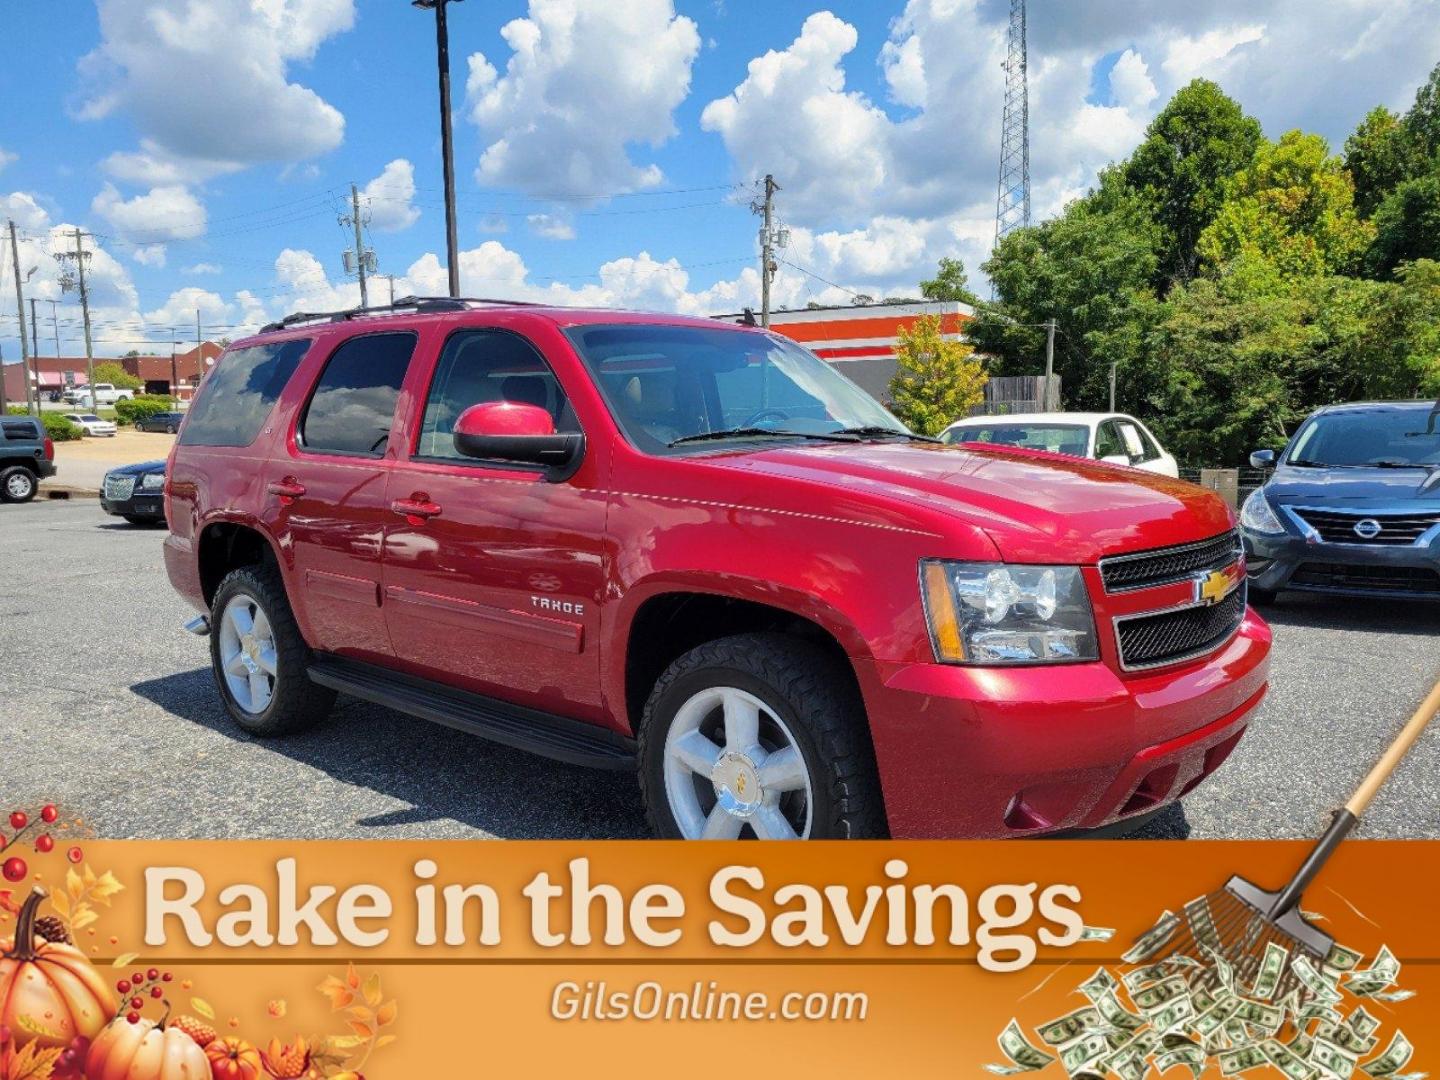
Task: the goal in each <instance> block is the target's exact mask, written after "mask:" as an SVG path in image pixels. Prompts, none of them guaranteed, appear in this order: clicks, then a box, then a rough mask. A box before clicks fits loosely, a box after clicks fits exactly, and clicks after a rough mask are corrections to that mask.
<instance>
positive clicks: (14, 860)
mask: <svg viewBox="0 0 1440 1080" xmlns="http://www.w3.org/2000/svg"><path fill="white" fill-rule="evenodd" d="M29 872H30V867H28V866H26V865H25V860H24V859H22V858H20V856H18V855H12V856H11V857H10V858H8V859H6V860H5V865H4V866H3V867H0V873H3V874H4V875H5V880H6V881H24V880H25V875H26V874H28V873H29Z"/></svg>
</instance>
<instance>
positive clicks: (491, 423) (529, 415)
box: [454, 401, 585, 481]
mask: <svg viewBox="0 0 1440 1080" xmlns="http://www.w3.org/2000/svg"><path fill="white" fill-rule="evenodd" d="M454 439H455V449H456V450H458V451H459V452H460V453H462V454H464V455H465V456H466V457H472V458H481V459H484V460H486V461H512V462H515V463H516V464H520V465H539V466H541V467H543V468H544V469H545V470H546V474H545V478H546V479H547V480H551V481H557V480H565V479H568V478H569V477H570V476H572V475H573V474H574V472H575V470H576V469H577V468H579V466H580V459H581V457H582V455H583V454H584V451H585V436H583V435H581V434H579V433H567V434H560V433H558V432H556V430H555V424H554V422H553V421H552V420H551V419H550V414H549V413H548V412H546V411H545V410H544V409H542V408H540V407H539V406H536V405H526V404H523V403H521V402H518V401H487V402H485V403H484V404H483V405H472V406H470V408H468V409H466V410H465V411H464V412H463V413H461V414H460V417H459V419H457V420H456V421H455V434H454Z"/></svg>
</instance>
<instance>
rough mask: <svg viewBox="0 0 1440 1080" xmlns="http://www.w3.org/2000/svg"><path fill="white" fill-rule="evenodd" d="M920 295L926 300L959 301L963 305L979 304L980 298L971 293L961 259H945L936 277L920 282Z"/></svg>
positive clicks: (941, 261) (942, 260)
mask: <svg viewBox="0 0 1440 1080" xmlns="http://www.w3.org/2000/svg"><path fill="white" fill-rule="evenodd" d="M920 295H921V296H923V297H924V298H925V299H926V300H958V301H960V303H962V304H972V305H973V304H978V303H979V302H980V298H979V297H978V296H976V295H975V294H974V293H973V292H971V291H970V280H969V278H968V277H967V276H966V274H965V264H964V263H963V262H961V261H960V260H959V259H951V258H943V259H941V260H940V267H939V269H937V270H936V271H935V276H934V277H933V278H931V279H930V280H928V281H922V282H920Z"/></svg>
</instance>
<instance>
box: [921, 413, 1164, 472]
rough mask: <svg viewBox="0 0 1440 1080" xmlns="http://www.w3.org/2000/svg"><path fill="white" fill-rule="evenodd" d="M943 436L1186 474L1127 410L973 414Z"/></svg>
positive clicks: (1152, 470) (957, 441)
mask: <svg viewBox="0 0 1440 1080" xmlns="http://www.w3.org/2000/svg"><path fill="white" fill-rule="evenodd" d="M940 438H941V439H943V440H944V441H945V442H947V443H962V442H979V443H997V444H1001V445H1005V446H1021V447H1025V448H1026V449H1029V450H1048V451H1050V452H1051V453H1053V454H1071V455H1073V456H1074V457H1087V458H1094V459H1096V460H1097V461H1104V462H1107V463H1108V464H1111V465H1130V466H1132V467H1134V468H1136V469H1144V470H1145V471H1146V472H1153V473H1160V474H1161V475H1163V476H1175V477H1178V476H1179V475H1180V466H1179V464H1178V463H1177V462H1176V461H1175V459H1174V458H1173V457H1171V456H1170V455H1169V454H1167V453H1166V452H1165V451H1164V450H1163V449H1162V448H1161V446H1160V443H1159V440H1157V439H1156V438H1155V436H1154V435H1152V434H1151V433H1150V429H1149V428H1147V427H1146V426H1145V425H1144V424H1142V423H1141V422H1140V421H1139V420H1136V419H1135V418H1134V417H1133V416H1126V415H1125V414H1124V413H1014V414H1012V415H1010V416H971V417H967V418H966V419H964V420H957V421H956V422H955V423H953V424H951V425H950V426H949V427H948V428H946V429H945V430H944V431H942V432H941V433H940Z"/></svg>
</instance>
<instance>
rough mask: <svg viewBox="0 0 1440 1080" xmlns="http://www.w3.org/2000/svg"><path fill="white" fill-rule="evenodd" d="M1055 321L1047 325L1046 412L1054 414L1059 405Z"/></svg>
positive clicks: (1052, 320)
mask: <svg viewBox="0 0 1440 1080" xmlns="http://www.w3.org/2000/svg"><path fill="white" fill-rule="evenodd" d="M1054 387H1055V320H1054V319H1051V320H1050V321H1049V322H1047V323H1046V324H1045V411H1046V412H1054V411H1055V409H1056V406H1057V405H1058V404H1059V402H1058V401H1056V397H1057V395H1056V393H1055V389H1054Z"/></svg>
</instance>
